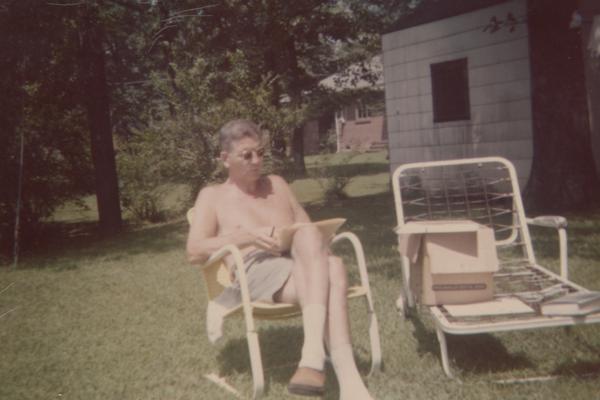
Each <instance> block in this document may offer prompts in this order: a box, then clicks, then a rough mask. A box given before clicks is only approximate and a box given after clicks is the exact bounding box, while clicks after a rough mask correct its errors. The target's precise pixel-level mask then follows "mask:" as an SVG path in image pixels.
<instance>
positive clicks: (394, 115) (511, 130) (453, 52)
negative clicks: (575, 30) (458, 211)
mask: <svg viewBox="0 0 600 400" xmlns="http://www.w3.org/2000/svg"><path fill="white" fill-rule="evenodd" d="M509 12H510V13H512V14H513V15H514V16H515V17H516V18H517V19H518V20H520V21H523V20H524V17H525V15H526V5H525V1H524V0H518V1H511V2H507V3H503V4H500V5H496V6H492V7H489V8H486V9H482V10H478V11H475V12H470V13H468V14H463V15H459V16H455V17H451V18H448V19H445V20H440V21H436V22H432V23H428V24H424V25H419V26H415V27H412V28H408V29H404V30H401V31H397V32H393V33H389V34H386V35H384V36H383V38H382V42H383V55H384V76H385V93H386V118H387V123H388V132H389V148H390V163H391V168H392V171H393V170H394V169H395V168H396V167H397V166H398V165H400V164H404V163H407V162H415V161H431V160H442V159H451V158H462V157H480V156H488V155H489V156H492V155H493V156H502V157H506V158H508V159H510V160H511V161H512V162H513V163H515V166H516V167H517V172H518V173H519V177H520V182H521V184H522V185H524V183H525V182H526V181H527V179H528V178H529V173H530V169H531V159H532V154H533V148H532V115H531V94H530V68H529V47H528V37H527V26H526V25H525V23H519V24H518V25H516V26H515V30H514V31H513V32H509V30H508V29H507V28H506V27H504V28H502V29H500V30H498V31H497V32H494V33H489V32H483V28H484V26H485V25H487V23H488V22H489V20H490V18H492V17H493V16H495V17H497V18H498V19H501V20H504V19H505V18H506V16H507V14H508V13H509ZM459 58H467V59H468V74H469V96H470V106H471V119H470V120H466V121H452V122H442V123H434V122H433V107H432V104H433V102H432V93H431V76H430V65H431V64H432V63H438V62H443V61H450V60H455V59H459Z"/></svg>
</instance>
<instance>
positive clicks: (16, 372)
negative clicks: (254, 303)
mask: <svg viewBox="0 0 600 400" xmlns="http://www.w3.org/2000/svg"><path fill="white" fill-rule="evenodd" d="M367 156H368V157H374V158H373V159H368V160H366V161H365V160H363V161H361V162H356V163H355V164H361V163H362V164H372V165H368V168H365V169H366V170H367V171H369V174H363V175H364V176H361V177H358V178H356V179H355V180H354V181H351V182H350V184H349V186H348V190H347V191H348V194H349V195H350V198H348V199H346V200H343V201H339V202H336V203H335V204H323V203H321V202H319V201H318V200H319V189H318V187H319V185H316V189H315V188H314V187H313V189H311V187H312V186H311V185H314V182H311V181H310V180H303V181H298V182H295V183H294V185H293V187H294V190H295V191H296V192H297V193H298V195H299V197H301V198H303V201H305V202H306V203H307V204H309V205H308V210H309V213H310V214H311V215H312V216H313V217H314V218H325V217H330V216H342V217H346V218H347V219H348V222H347V225H346V228H348V229H350V230H352V231H354V232H356V233H357V234H358V235H359V236H360V238H361V239H362V241H363V244H364V246H365V251H366V255H367V262H368V266H369V271H370V272H369V274H370V275H369V276H370V280H371V285H372V288H373V292H374V296H375V307H376V311H377V315H378V318H379V323H380V330H381V339H382V347H383V355H384V363H385V370H384V372H383V373H381V374H379V375H376V376H373V377H369V378H368V379H367V381H368V384H369V388H370V389H371V391H372V393H373V394H374V395H375V396H376V398H377V399H380V400H381V399H390V400H395V399H459V398H460V399H473V400H475V399H477V400H479V399H498V398H507V399H564V398H569V399H592V398H598V393H600V379H599V378H600V326H584V327H576V328H573V329H569V330H566V329H544V330H534V331H525V332H512V333H502V334H494V335H475V336H465V337H450V340H449V349H450V357H451V359H452V362H453V367H454V371H455V372H458V373H459V375H460V377H461V379H462V380H463V384H459V383H457V382H455V381H451V380H448V379H447V378H446V377H445V375H444V374H443V371H442V368H441V366H440V359H439V350H438V345H437V340H436V338H435V334H434V331H433V329H432V324H431V321H430V319H429V318H428V317H427V315H426V314H423V315H421V316H420V318H415V319H413V320H408V321H405V320H402V319H400V318H399V317H398V314H397V312H396V310H395V308H394V302H395V299H396V297H397V294H398V289H399V287H400V270H399V266H398V262H399V260H398V255H397V252H396V249H395V237H394V234H393V233H392V231H391V228H392V227H393V226H394V221H395V217H394V212H393V200H392V195H391V193H390V192H389V191H388V177H387V175H386V173H385V170H382V169H381V165H379V164H385V159H384V158H383V157H381V156H379V158H377V155H375V156H373V155H367ZM312 161H313V160H309V163H308V166H309V168H311V165H312V164H311V162H312ZM359 161H360V160H359ZM315 162H317V161H315ZM338 168H339V167H338ZM351 168H354V167H351ZM311 191H312V192H311ZM307 193H308V194H307ZM65 212H66V213H67V214H68V210H65ZM75 217H76V216H73V218H75ZM61 221H62V222H61V223H60V224H55V225H53V229H54V231H53V232H54V234H53V235H52V236H53V239H52V240H49V241H48V243H46V244H44V245H43V246H40V247H39V248H38V249H36V251H34V252H31V253H30V254H27V255H25V256H24V257H23V259H22V263H21V266H20V268H19V269H18V270H16V271H14V270H9V269H8V268H2V269H1V270H0V291H2V290H4V289H6V290H4V291H2V292H1V293H0V315H2V317H0V399H10V400H12V399H15V400H21V399H85V400H94V399H102V400H106V399H221V398H222V399H230V398H232V397H231V395H229V394H227V393H226V392H224V391H223V390H222V389H220V388H218V387H217V386H216V385H214V384H213V383H210V382H209V381H207V380H206V379H204V378H203V375H204V374H206V373H209V372H213V371H216V372H219V373H221V374H223V375H224V376H225V377H226V378H227V380H228V382H229V383H231V384H232V385H234V386H236V387H237V388H238V389H239V390H241V391H242V392H244V393H250V391H251V386H252V380H251V377H250V367H249V361H248V357H247V351H246V342H245V337H244V335H243V333H242V332H243V321H242V320H241V319H240V320H233V321H228V322H227V324H226V333H225V337H224V338H223V339H222V340H221V342H219V343H218V344H217V345H215V346H212V345H210V344H209V342H208V340H207V339H206V335H205V333H204V332H205V325H204V307H205V305H206V299H205V294H204V287H203V285H202V282H201V277H200V274H199V272H198V270H197V269H196V268H194V267H190V266H189V265H187V263H186V262H185V260H184V242H185V237H186V234H187V226H186V224H185V222H184V221H183V220H178V221H174V222H170V223H165V224H160V225H150V226H144V227H141V228H136V229H132V230H130V231H127V232H124V233H122V234H120V235H118V236H116V237H113V238H98V237H96V236H94V235H93V234H92V233H90V232H92V231H93V230H92V229H91V227H92V223H91V222H89V220H86V218H83V217H82V218H79V219H78V220H77V221H76V222H69V219H68V218H66V219H65V218H63V219H62V220H61ZM569 221H570V226H569V244H570V265H571V277H572V279H573V280H575V281H576V282H578V283H581V284H584V285H585V286H586V287H589V288H592V289H600V214H597V213H596V214H590V215H571V216H569ZM534 234H535V237H536V238H537V239H536V241H535V245H536V250H537V255H538V258H539V259H540V260H541V261H542V262H544V263H546V264H550V265H551V266H552V268H554V269H556V268H557V262H556V256H557V249H556V246H555V241H554V239H555V238H554V235H553V234H552V233H550V232H546V231H544V230H536V231H535V232H534ZM341 250H342V251H343V249H341ZM353 268H354V267H353V266H350V269H351V271H352V272H351V277H352V279H356V273H355V272H354V270H353ZM7 312H8V313H7ZM5 313H7V314H5ZM364 315H365V314H364V307H363V304H362V303H361V302H353V303H352V305H351V317H352V321H353V322H352V328H353V339H354V344H355V350H356V354H357V358H358V360H359V367H360V369H361V371H362V372H363V373H366V372H367V370H368V363H369V355H368V350H367V349H368V339H367V335H366V321H365V318H363V316H364ZM258 326H259V332H260V338H261V345H262V348H263V351H264V355H265V359H264V364H265V369H266V371H265V378H266V382H267V389H268V391H267V395H266V398H267V399H282V398H291V397H288V396H287V394H286V393H285V386H286V384H287V381H288V379H289V378H290V377H291V374H292V373H293V370H294V363H295V362H296V361H297V360H298V358H299V352H300V345H301V339H302V330H301V328H300V325H299V320H293V321H288V322H284V323H265V322H260V323H259V325H258ZM328 374H329V375H328V391H327V395H326V396H325V399H337V398H338V392H337V386H336V383H335V378H334V376H333V374H332V373H331V371H329V372H328ZM544 375H559V376H560V378H558V379H554V380H551V381H548V382H532V383H527V384H510V385H506V384H504V385H503V384H498V383H494V381H496V380H499V379H510V378H513V377H528V376H544Z"/></svg>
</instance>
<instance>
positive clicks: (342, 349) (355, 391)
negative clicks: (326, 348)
mask: <svg viewBox="0 0 600 400" xmlns="http://www.w3.org/2000/svg"><path fill="white" fill-rule="evenodd" d="M331 362H332V364H333V369H334V370H335V375H336V376H337V379H338V383H339V385H340V400H373V398H372V397H371V395H370V394H369V391H368V390H367V387H366V386H365V384H364V382H363V380H362V377H361V376H360V373H359V372H358V369H357V368H356V362H355V361H354V355H353V354H352V346H351V345H350V344H346V345H342V346H338V347H335V348H332V349H331Z"/></svg>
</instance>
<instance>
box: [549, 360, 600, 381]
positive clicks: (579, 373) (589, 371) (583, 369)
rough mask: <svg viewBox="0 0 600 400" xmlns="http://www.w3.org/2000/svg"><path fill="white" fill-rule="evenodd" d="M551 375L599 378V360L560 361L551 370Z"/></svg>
mask: <svg viewBox="0 0 600 400" xmlns="http://www.w3.org/2000/svg"><path fill="white" fill-rule="evenodd" d="M552 375H559V376H571V377H576V378H587V379H598V378H600V361H598V362H590V361H577V362H574V363H573V362H570V363H562V364H560V365H559V366H558V367H557V368H556V369H555V370H554V371H552Z"/></svg>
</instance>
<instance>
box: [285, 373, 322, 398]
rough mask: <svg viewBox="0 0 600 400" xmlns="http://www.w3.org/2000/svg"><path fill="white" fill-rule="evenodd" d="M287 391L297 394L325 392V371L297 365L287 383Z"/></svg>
mask: <svg viewBox="0 0 600 400" xmlns="http://www.w3.org/2000/svg"><path fill="white" fill-rule="evenodd" d="M288 392H290V393H291V394H297V395H299V396H322V395H323V393H324V392H325V372H323V371H318V370H316V369H312V368H308V367H298V369H297V370H296V373H294V376H292V379H291V380H290V383H289V384H288Z"/></svg>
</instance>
